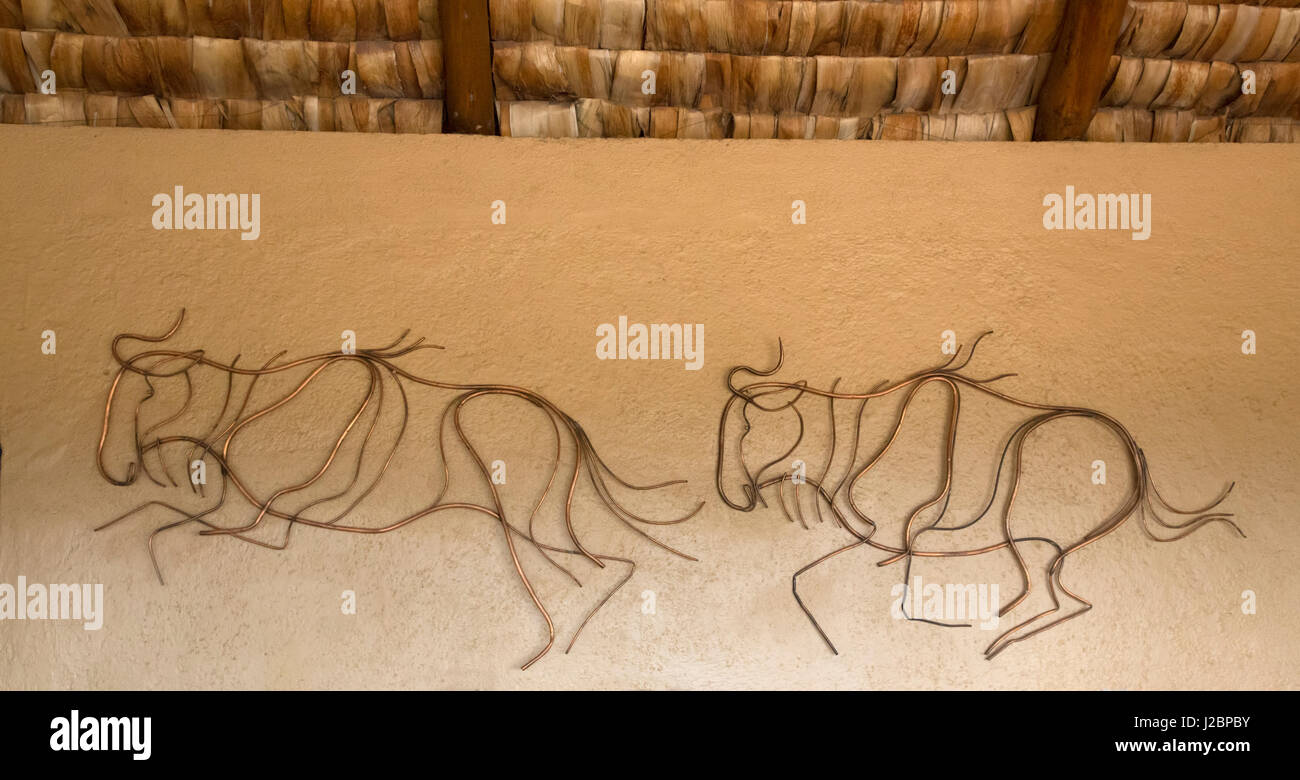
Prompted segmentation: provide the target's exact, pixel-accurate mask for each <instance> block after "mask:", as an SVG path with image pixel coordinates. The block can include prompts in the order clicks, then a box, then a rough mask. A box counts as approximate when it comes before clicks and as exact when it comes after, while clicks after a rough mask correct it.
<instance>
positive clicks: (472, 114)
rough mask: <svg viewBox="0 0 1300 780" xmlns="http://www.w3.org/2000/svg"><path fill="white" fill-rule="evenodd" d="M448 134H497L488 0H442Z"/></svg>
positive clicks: (443, 73) (443, 127) (444, 100)
mask: <svg viewBox="0 0 1300 780" xmlns="http://www.w3.org/2000/svg"><path fill="white" fill-rule="evenodd" d="M438 21H439V22H440V23H441V25H442V76H443V84H444V88H443V102H444V105H445V108H446V117H445V120H444V121H443V125H442V129H443V132H446V133H477V134H479V135H496V132H497V115H496V96H495V90H494V89H493V87H492V33H491V29H490V27H489V25H488V0H439V2H438Z"/></svg>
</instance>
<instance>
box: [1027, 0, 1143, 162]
mask: <svg viewBox="0 0 1300 780" xmlns="http://www.w3.org/2000/svg"><path fill="white" fill-rule="evenodd" d="M1127 7H1128V0H1069V1H1068V2H1067V3H1066V6H1065V14H1064V15H1063V16H1062V18H1061V28H1060V35H1059V37H1058V38H1057V42H1056V50H1055V51H1054V52H1053V53H1052V62H1051V64H1050V65H1049V66H1048V69H1047V78H1046V79H1045V80H1044V81H1043V87H1042V89H1041V90H1039V93H1038V114H1037V117H1036V118H1035V120H1034V140H1035V141H1078V140H1082V139H1083V136H1084V134H1085V133H1086V132H1087V131H1088V125H1089V123H1091V122H1092V116H1093V114H1094V113H1096V111H1097V103H1098V102H1099V101H1100V100H1101V95H1102V91H1103V90H1104V89H1105V88H1106V74H1107V70H1108V66H1109V64H1110V58H1111V55H1112V54H1114V53H1115V42H1116V40H1117V39H1118V38H1119V33H1120V26H1121V25H1122V24H1123V22H1124V11H1125V9H1126V8H1127Z"/></svg>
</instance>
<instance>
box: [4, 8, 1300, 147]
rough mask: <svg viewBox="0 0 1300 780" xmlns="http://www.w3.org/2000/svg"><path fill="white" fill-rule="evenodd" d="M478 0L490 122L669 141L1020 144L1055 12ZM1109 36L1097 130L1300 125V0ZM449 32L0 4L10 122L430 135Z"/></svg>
mask: <svg viewBox="0 0 1300 780" xmlns="http://www.w3.org/2000/svg"><path fill="white" fill-rule="evenodd" d="M444 1H445V2H451V1H452V0H444ZM460 2H461V3H464V2H465V0H460ZM478 2H479V3H480V4H481V3H486V4H487V9H486V10H487V18H488V23H487V27H488V30H489V31H490V40H487V41H484V42H483V45H484V47H490V51H491V70H492V74H491V84H492V86H493V88H494V91H495V95H494V98H495V103H496V120H497V122H498V123H499V132H500V133H501V134H503V135H515V136H596V137H599V136H652V137H669V138H672V137H677V138H890V139H942V140H1013V139H1015V140H1027V139H1029V138H1030V137H1031V136H1032V134H1033V131H1034V126H1035V113H1036V110H1035V107H1036V105H1037V103H1038V98H1039V92H1040V89H1042V87H1043V84H1044V79H1045V78H1046V77H1047V75H1048V72H1049V66H1050V64H1051V62H1052V59H1053V57H1054V56H1060V55H1059V54H1054V52H1055V47H1056V46H1057V42H1058V39H1059V38H1060V35H1061V33H1060V28H1061V26H1062V19H1063V14H1064V11H1065V8H1066V0H885V1H881V2H871V1H869V0H478ZM444 10H445V9H444ZM1119 29H1120V32H1119V35H1118V38H1117V40H1116V41H1115V44H1114V47H1113V53H1112V54H1111V55H1110V62H1109V68H1108V71H1107V72H1106V73H1105V74H1099V76H1098V77H1099V78H1103V77H1104V81H1103V82H1102V83H1103V84H1104V88H1103V89H1102V94H1101V96H1100V101H1099V103H1098V104H1097V108H1096V111H1095V114H1094V115H1092V118H1091V124H1088V125H1087V126H1086V137H1087V138H1088V139H1090V140H1104V141H1121V140H1140V141H1189V140H1198V141H1200V140H1220V141H1238V140H1247V141H1267V140H1274V141H1295V140H1300V0H1271V2H1262V3H1254V4H1214V3H1206V2H1200V1H1198V0H1191V1H1188V0H1178V1H1175V2H1145V1H1142V2H1138V1H1136V0H1135V1H1134V2H1129V3H1128V4H1127V10H1126V11H1125V12H1124V18H1123V21H1122V23H1121V24H1120V25H1119ZM442 37H443V36H442V30H441V26H440V22H439V9H438V5H437V0H0V119H2V120H3V121H4V122H17V123H44V124H97V125H141V126H147V127H231V128H248V129H255V128H262V129H310V130H357V131H377V132H439V131H440V130H441V129H442V127H443V121H444V107H443V103H442V100H443V98H444V91H445V89H446V85H445V84H444V74H445V73H446V72H447V70H446V67H445V65H444V57H447V56H451V55H450V53H449V50H444V48H443V45H442ZM458 45H464V44H458ZM1103 45H1108V44H1105V42H1103ZM1104 58H1105V53H1104V52H1102V60H1104ZM1102 60H1099V61H1098V64H1099V65H1100V63H1101V62H1102ZM486 61H487V60H486V58H484V62H485V63H486ZM487 67H488V66H487V65H486V64H485V65H484V68H485V69H486V68H487ZM344 70H352V71H353V72H354V73H355V74H356V94H355V95H345V94H343V92H342V90H341V87H340V84H341V82H340V74H341V73H342V72H343V71H344ZM46 71H52V72H53V73H54V74H55V77H56V85H57V91H56V93H55V94H52V95H51V94H42V91H41V89H40V86H41V81H42V74H43V73H44V72H46ZM647 71H650V72H653V73H654V78H655V88H654V91H653V92H652V93H650V94H647V92H648V90H643V85H644V84H645V79H644V78H643V76H644V74H645V73H646V72H647ZM1248 71H1249V72H1250V73H1252V74H1253V78H1254V80H1255V91H1254V93H1253V94H1243V90H1242V81H1243V74H1246V73H1247V72H1248ZM945 74H946V76H945ZM453 75H455V74H453ZM484 78H485V79H486V78H487V76H486V74H485V75H484ZM945 82H948V83H949V84H950V85H951V86H952V87H953V88H954V89H952V90H945V89H944V86H945ZM485 83H486V82H485ZM950 92H951V94H950ZM1085 119H1086V117H1085ZM1081 127H1082V125H1081Z"/></svg>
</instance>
